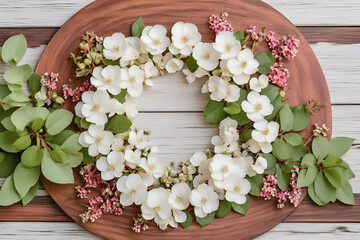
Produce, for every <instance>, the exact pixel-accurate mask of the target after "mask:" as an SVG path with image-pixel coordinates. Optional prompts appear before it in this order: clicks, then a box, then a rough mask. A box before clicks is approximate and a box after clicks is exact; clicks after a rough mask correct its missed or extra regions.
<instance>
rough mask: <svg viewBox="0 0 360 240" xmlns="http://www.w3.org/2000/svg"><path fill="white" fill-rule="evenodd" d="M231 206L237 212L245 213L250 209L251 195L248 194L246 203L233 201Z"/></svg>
mask: <svg viewBox="0 0 360 240" xmlns="http://www.w3.org/2000/svg"><path fill="white" fill-rule="evenodd" d="M231 206H232V209H234V211H235V212H237V213H240V214H242V215H245V214H246V213H247V211H248V210H249V195H246V202H245V203H244V204H237V203H235V202H232V203H231Z"/></svg>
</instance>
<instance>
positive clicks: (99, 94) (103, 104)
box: [81, 90, 112, 125]
mask: <svg viewBox="0 0 360 240" xmlns="http://www.w3.org/2000/svg"><path fill="white" fill-rule="evenodd" d="M81 100H82V101H83V102H84V105H83V106H82V108H81V114H82V115H83V116H84V117H85V118H86V121H88V122H90V123H95V124H96V125H103V124H105V123H106V122H107V121H108V119H107V116H106V113H109V112H111V110H112V104H111V102H110V100H111V98H110V96H109V94H108V93H107V92H106V91H104V90H97V91H96V92H93V91H86V92H84V93H83V95H82V96H81Z"/></svg>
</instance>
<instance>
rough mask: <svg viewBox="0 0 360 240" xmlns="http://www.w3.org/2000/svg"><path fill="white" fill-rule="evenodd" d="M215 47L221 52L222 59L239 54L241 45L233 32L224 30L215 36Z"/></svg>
mask: <svg viewBox="0 0 360 240" xmlns="http://www.w3.org/2000/svg"><path fill="white" fill-rule="evenodd" d="M214 48H215V50H216V51H218V52H219V53H220V54H221V55H220V58H221V59H229V58H234V57H236V56H237V55H238V54H239V51H240V48H241V46H240V41H238V40H236V38H235V37H234V34H233V33H232V32H228V31H222V32H220V33H219V34H218V35H217V36H216V38H215V44H214Z"/></svg>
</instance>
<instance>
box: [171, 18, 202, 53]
mask: <svg viewBox="0 0 360 240" xmlns="http://www.w3.org/2000/svg"><path fill="white" fill-rule="evenodd" d="M171 34H172V36H171V40H172V44H171V45H172V47H171V48H169V49H170V51H171V50H173V52H172V53H173V54H179V53H180V54H181V55H183V56H189V55H190V54H191V51H192V47H193V46H195V45H196V44H197V43H199V42H200V41H201V34H200V33H199V31H198V28H197V27H196V26H195V25H194V24H192V23H184V22H177V23H175V24H174V26H173V27H172V28H171ZM174 52H175V53H174Z"/></svg>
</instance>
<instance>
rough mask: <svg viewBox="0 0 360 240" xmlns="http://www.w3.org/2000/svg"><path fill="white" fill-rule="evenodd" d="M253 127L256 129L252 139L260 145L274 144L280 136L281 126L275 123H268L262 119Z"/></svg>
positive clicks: (252, 133)
mask: <svg viewBox="0 0 360 240" xmlns="http://www.w3.org/2000/svg"><path fill="white" fill-rule="evenodd" d="M253 126H254V128H255V129H254V130H253V131H252V132H251V137H252V138H253V139H254V140H255V141H257V142H259V143H261V142H268V143H272V142H273V141H275V139H276V137H277V136H278V134H279V124H278V123H277V122H274V121H271V122H268V121H266V120H265V119H262V120H260V121H256V122H255V123H254V125H253Z"/></svg>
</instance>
